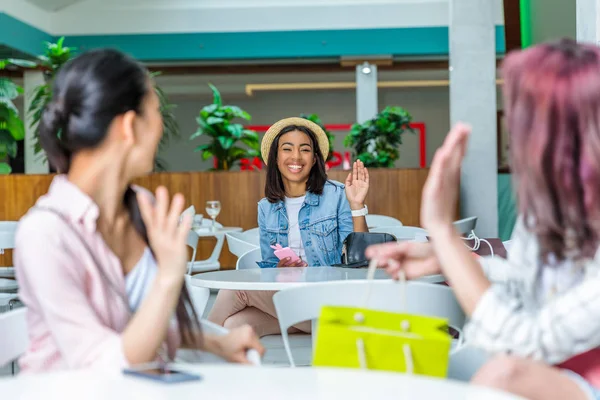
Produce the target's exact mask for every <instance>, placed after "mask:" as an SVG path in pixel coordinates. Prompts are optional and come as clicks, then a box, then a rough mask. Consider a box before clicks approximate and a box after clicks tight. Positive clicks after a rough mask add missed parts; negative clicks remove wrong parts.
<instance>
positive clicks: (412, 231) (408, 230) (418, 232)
mask: <svg viewBox="0 0 600 400" xmlns="http://www.w3.org/2000/svg"><path fill="white" fill-rule="evenodd" d="M369 232H374V233H389V234H391V235H394V236H395V237H396V239H398V241H402V240H417V239H419V240H425V238H426V236H427V231H426V230H425V229H423V228H419V227H416V226H382V227H379V228H374V229H371V230H369Z"/></svg>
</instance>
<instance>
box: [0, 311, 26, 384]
mask: <svg viewBox="0 0 600 400" xmlns="http://www.w3.org/2000/svg"><path fill="white" fill-rule="evenodd" d="M26 312H27V311H26V309H25V308H18V309H16V310H12V311H9V312H6V313H2V314H0V332H2V337H1V338H0V367H2V366H4V365H6V364H8V363H10V362H13V361H14V360H16V359H17V358H18V357H19V356H20V355H21V354H23V353H25V350H27V345H28V344H29V335H28V332H27V320H26V319H25V313H26ZM14 368H15V365H14V363H13V364H12V373H13V375H14V373H15V369H14Z"/></svg>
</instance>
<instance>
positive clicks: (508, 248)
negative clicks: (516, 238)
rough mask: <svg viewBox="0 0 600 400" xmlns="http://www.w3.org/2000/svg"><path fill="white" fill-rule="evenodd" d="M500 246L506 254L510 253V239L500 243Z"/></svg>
mask: <svg viewBox="0 0 600 400" xmlns="http://www.w3.org/2000/svg"><path fill="white" fill-rule="evenodd" d="M502 244H503V245H504V248H505V249H506V253H507V254H508V252H509V251H510V247H511V246H512V239H511V240H505V241H504V242H502Z"/></svg>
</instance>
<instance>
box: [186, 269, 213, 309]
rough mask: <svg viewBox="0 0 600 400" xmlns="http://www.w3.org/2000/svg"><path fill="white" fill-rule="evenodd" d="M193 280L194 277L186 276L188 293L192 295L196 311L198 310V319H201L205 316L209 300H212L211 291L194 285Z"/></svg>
mask: <svg viewBox="0 0 600 400" xmlns="http://www.w3.org/2000/svg"><path fill="white" fill-rule="evenodd" d="M192 279H193V277H192V275H190V274H187V275H186V276H185V284H186V286H187V289H188V293H189V294H190V298H191V300H192V304H193V305H194V309H195V310H196V313H197V314H198V317H199V318H201V317H202V315H203V314H204V310H206V306H207V304H208V299H209V298H210V289H209V288H205V287H200V286H194V285H192Z"/></svg>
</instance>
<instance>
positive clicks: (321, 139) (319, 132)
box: [260, 117, 329, 164]
mask: <svg viewBox="0 0 600 400" xmlns="http://www.w3.org/2000/svg"><path fill="white" fill-rule="evenodd" d="M290 125H296V126H303V127H305V128H308V129H310V130H311V131H313V133H314V134H315V136H316V138H317V143H318V144H319V149H321V155H322V156H323V159H326V158H327V156H328V155H329V138H328V137H327V135H326V134H325V132H324V131H323V129H322V128H321V127H320V126H319V125H317V124H315V123H314V122H312V121H309V120H308V119H305V118H300V117H291V118H284V119H282V120H279V121H277V122H275V123H274V124H273V125H271V127H270V128H269V130H268V131H267V133H265V136H263V139H262V143H261V146H260V152H261V153H262V158H263V161H264V162H265V164H267V161H268V160H269V150H271V144H273V140H275V138H276V137H277V135H279V133H280V132H281V130H282V129H283V128H285V127H287V126H290Z"/></svg>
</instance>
